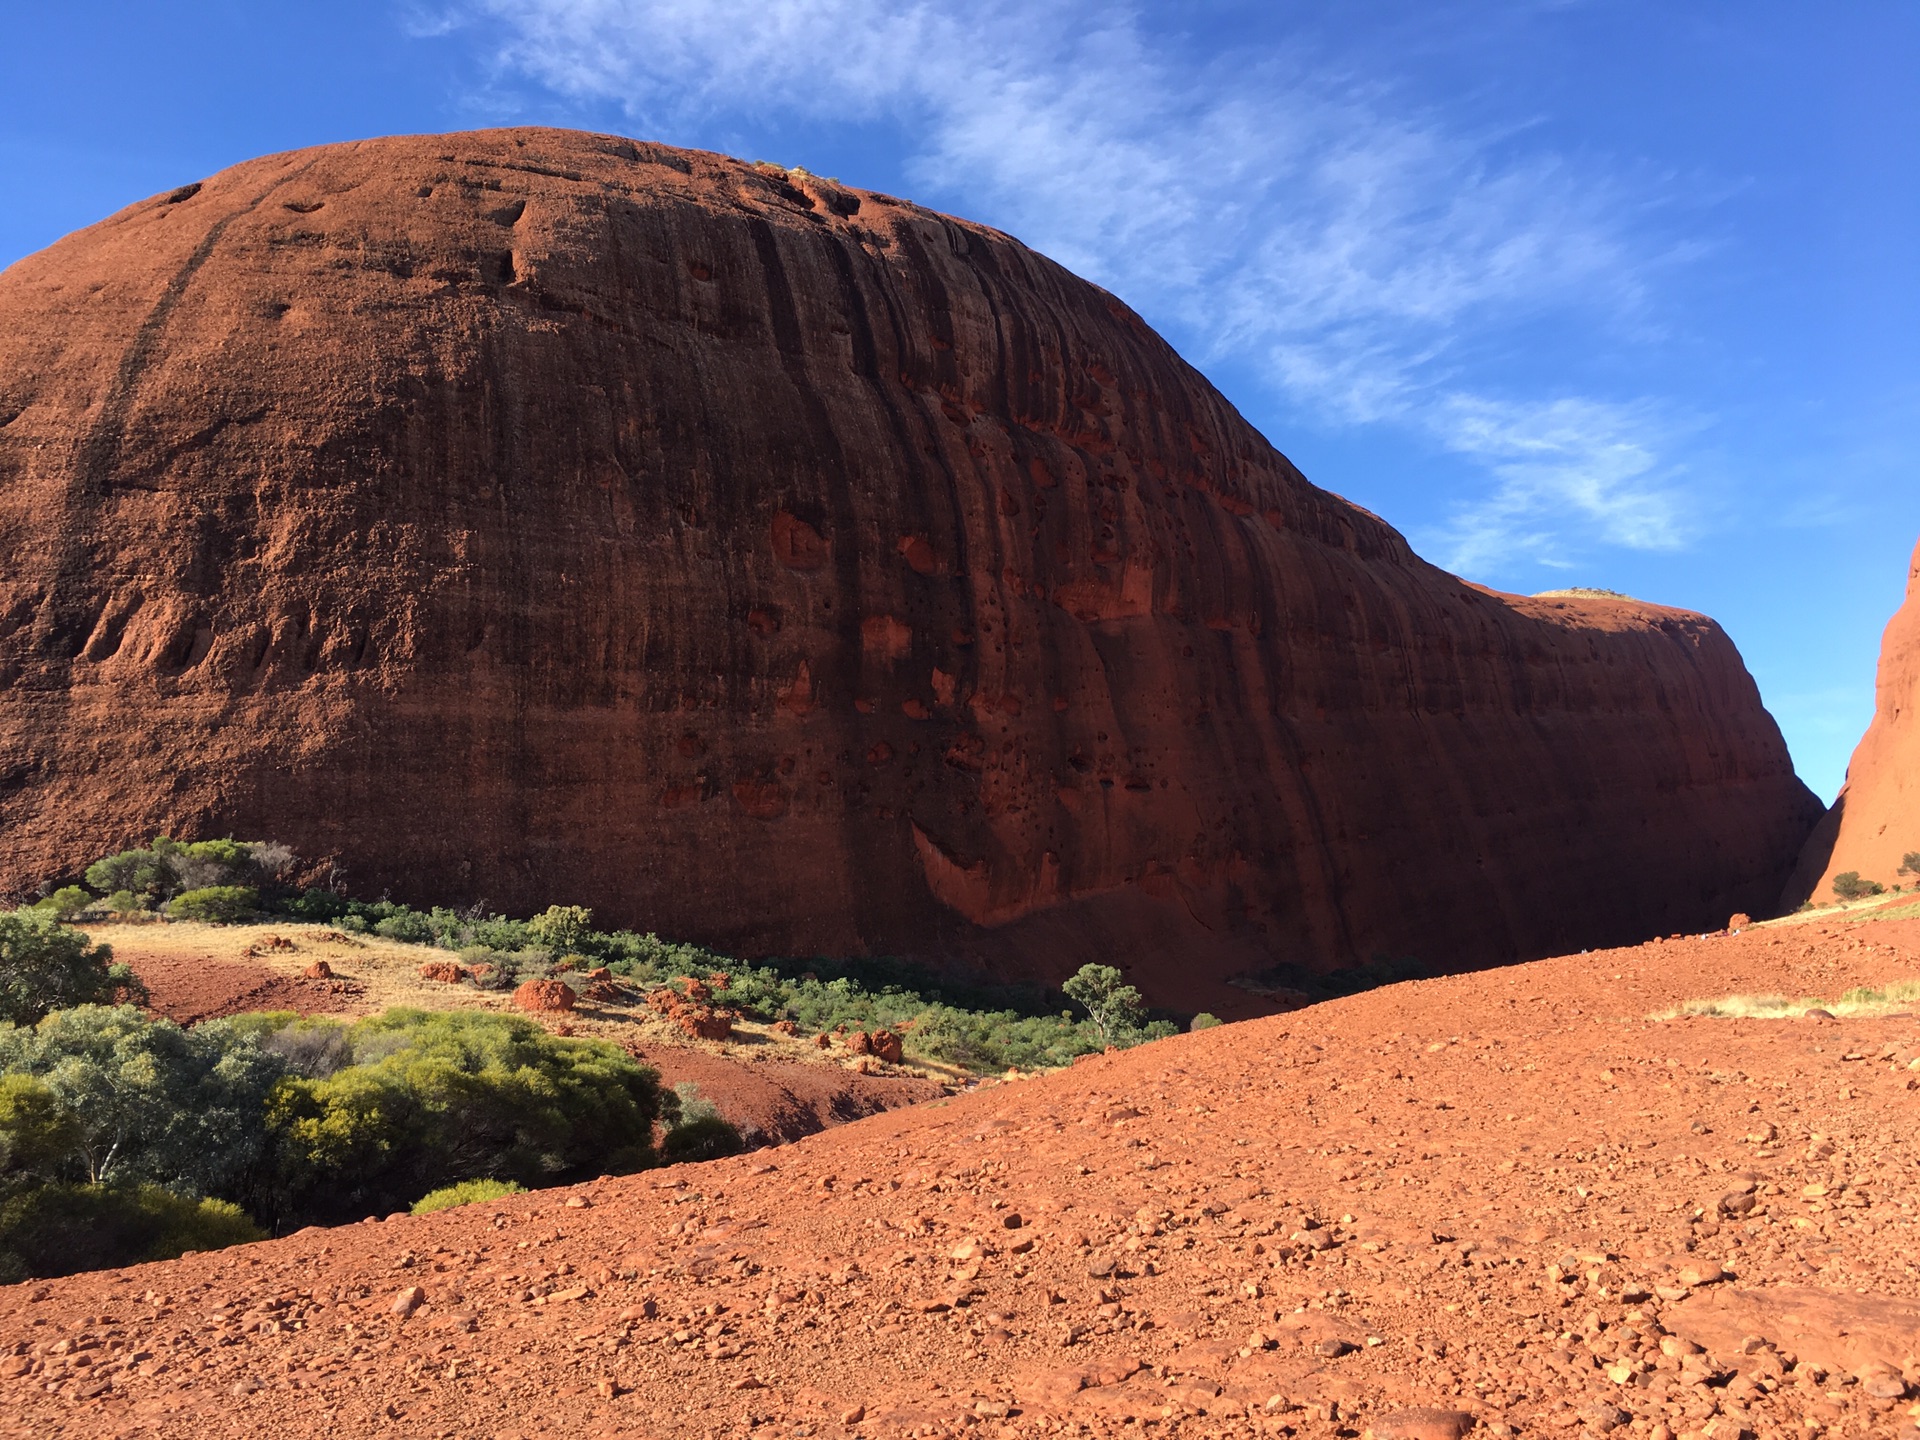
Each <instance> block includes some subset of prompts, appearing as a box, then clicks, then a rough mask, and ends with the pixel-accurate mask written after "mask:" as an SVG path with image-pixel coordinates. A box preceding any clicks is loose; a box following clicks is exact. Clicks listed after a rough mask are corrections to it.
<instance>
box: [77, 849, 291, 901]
mask: <svg viewBox="0 0 1920 1440" xmlns="http://www.w3.org/2000/svg"><path fill="white" fill-rule="evenodd" d="M296 865H297V861H296V860H295V857H294V854H293V851H291V850H289V849H288V848H287V847H286V846H285V845H282V844H280V843H279V842H277V841H272V840H233V839H226V840H195V841H190V842H186V843H182V842H180V841H178V840H173V839H170V838H168V837H167V836H165V835H160V836H157V837H155V839H154V841H153V843H152V844H151V845H148V846H146V847H144V848H140V849H133V850H123V851H121V852H120V853H119V854H117V855H109V856H107V857H106V858H105V859H103V860H96V861H95V862H94V863H93V864H91V865H89V866H88V867H87V874H86V881H87V884H88V886H90V887H91V888H92V889H94V890H96V891H98V892H100V893H101V894H111V895H116V898H117V895H118V892H125V893H126V894H128V895H131V896H133V897H135V898H136V899H138V900H140V901H141V902H142V903H143V904H144V905H146V906H147V907H149V908H151V907H154V906H158V905H160V904H162V903H164V902H166V901H168V900H171V899H173V898H174V897H175V896H176V895H181V894H184V893H187V892H191V891H195V890H208V889H220V888H226V887H229V886H241V887H247V888H251V889H256V890H261V889H271V888H277V887H280V886H282V885H284V884H285V883H286V882H287V880H288V879H289V877H291V876H292V874H293V873H294V870H295V868H296Z"/></svg>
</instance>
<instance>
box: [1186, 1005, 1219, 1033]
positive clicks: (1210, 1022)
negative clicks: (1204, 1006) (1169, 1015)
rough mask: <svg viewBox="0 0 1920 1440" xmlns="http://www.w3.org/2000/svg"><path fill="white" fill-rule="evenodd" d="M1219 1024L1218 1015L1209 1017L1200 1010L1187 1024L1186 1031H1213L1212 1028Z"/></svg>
mask: <svg viewBox="0 0 1920 1440" xmlns="http://www.w3.org/2000/svg"><path fill="white" fill-rule="evenodd" d="M1219 1023H1220V1017H1219V1016H1218V1015H1209V1014H1208V1013H1207V1012H1206V1011H1204V1010H1202V1011H1201V1012H1200V1013H1199V1014H1198V1015H1196V1016H1194V1017H1193V1020H1192V1021H1191V1023H1189V1024H1188V1026H1187V1029H1189V1030H1211V1029H1213V1027H1214V1026H1216V1025H1218V1024H1219Z"/></svg>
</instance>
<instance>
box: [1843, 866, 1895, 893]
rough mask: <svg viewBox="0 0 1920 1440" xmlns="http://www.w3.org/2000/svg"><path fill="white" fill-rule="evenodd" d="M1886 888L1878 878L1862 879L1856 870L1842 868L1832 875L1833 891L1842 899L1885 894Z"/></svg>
mask: <svg viewBox="0 0 1920 1440" xmlns="http://www.w3.org/2000/svg"><path fill="white" fill-rule="evenodd" d="M1886 888H1887V887H1886V886H1884V885H1882V884H1881V883H1880V882H1879V881H1878V880H1862V879H1861V878H1860V872H1859V871H1858V870H1842V871H1841V872H1840V873H1839V874H1838V875H1836V876H1834V877H1833V893H1834V894H1835V895H1836V896H1838V897H1839V898H1840V899H1842V900H1864V899H1866V898H1867V897H1868V896H1869V895H1881V894H1885V893H1886Z"/></svg>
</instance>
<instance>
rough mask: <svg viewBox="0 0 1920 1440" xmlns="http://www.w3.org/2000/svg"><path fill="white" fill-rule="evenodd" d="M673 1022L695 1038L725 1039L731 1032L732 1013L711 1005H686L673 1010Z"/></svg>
mask: <svg viewBox="0 0 1920 1440" xmlns="http://www.w3.org/2000/svg"><path fill="white" fill-rule="evenodd" d="M673 1020H674V1023H675V1024H676V1025H678V1026H679V1027H680V1028H681V1029H682V1030H683V1031H685V1032H686V1033H687V1034H689V1035H691V1036H693V1038H694V1039H696V1040H725V1039H726V1038H727V1037H728V1036H730V1035H732V1034H733V1014H732V1012H731V1011H728V1010H722V1009H717V1008H715V1007H714V1006H711V1005H687V1006H683V1007H681V1008H680V1009H679V1010H677V1011H675V1012H674V1016H673Z"/></svg>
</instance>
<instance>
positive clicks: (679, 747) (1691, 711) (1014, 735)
mask: <svg viewBox="0 0 1920 1440" xmlns="http://www.w3.org/2000/svg"><path fill="white" fill-rule="evenodd" d="M0 545H3V546H4V553H5V554H6V555H7V557H8V564H7V565H6V567H5V568H4V571H3V572H0V883H3V884H5V885H8V886H13V887H24V886H27V885H30V884H32V883H34V882H36V881H39V880H43V879H46V878H50V877H52V876H55V875H58V874H60V873H62V872H66V871H71V870H73V869H74V868H76V867H78V866H80V865H82V864H84V863H85V862H86V861H87V860H89V859H90V858H92V857H94V856H96V855H98V854H100V853H102V852H104V851H106V850H108V849H110V848H113V847H114V846H117V845H119V844H122V843H125V842H128V841H132V840H135V839H139V838H145V837H148V836H151V835H152V834H154V833H155V832H158V831H162V830H165V831H170V832H172V833H175V834H187V833H192V834H227V833H232V834H236V835H241V836H272V837H277V838H279V839H282V840H285V841H287V842H288V843H290V844H292V845H294V846H295V847H296V848H297V849H298V850H300V851H301V852H302V853H303V854H307V855H336V856H339V857H341V859H342V860H343V862H344V863H345V864H346V865H347V867H348V872H347V879H348V881H349V883H350V884H352V885H353V886H354V887H356V888H357V889H360V890H362V891H373V892H377V891H379V890H380V889H382V888H386V887H390V888H391V890H392V891H393V893H394V894H395V895H396V896H397V897H401V898H413V899H420V900H436V901H445V902H449V903H452V902H461V901H469V900H474V899H482V898H484V899H485V900H487V901H489V902H490V903H492V904H494V905H496V906H502V907H511V908H517V909H521V910H524V909H526V908H529V907H533V906H537V905H545V904H547V903H549V902H567V903H580V904H587V905H591V906H593V907H594V908H595V910H596V911H597V912H598V913H599V915H600V917H601V918H602V919H603V920H605V921H612V922H619V923H627V924H635V925H640V926H644V927H647V928H653V929H657V930H659V931H660V932H661V933H663V934H670V935H674V936H678V937H683V938H689V939H697V940H702V941H707V942H711V943H713V944H716V945H719V946H724V947H728V948H731V949H735V950H738V951H742V952H769V951H772V952H802V953H809V952H827V953H842V954H844V953H858V952H883V953H885V952H892V953H899V954H913V955H926V956H952V955H964V956H970V957H972V958H974V959H977V960H980V961H983V962H985V963H987V964H989V965H990V966H994V967H999V968H1001V969H1003V970H1004V971H1006V972H1007V973H1024V974H1039V975H1043V976H1048V977H1054V978H1057V977H1058V976H1060V975H1063V974H1065V973H1069V972H1071V971H1072V970H1073V969H1074V968H1076V967H1077V966H1078V965H1079V964H1081V963H1083V962H1084V961H1086V960H1089V959H1103V960H1118V961H1120V962H1122V963H1125V964H1127V965H1128V966H1130V967H1131V975H1130V978H1132V979H1133V980H1134V982H1135V983H1136V984H1139V985H1140V986H1141V987H1142V988H1143V989H1145V990H1147V991H1148V993H1149V994H1150V995H1153V996H1157V997H1159V998H1162V999H1170V1000H1175V1001H1178V1000H1180V999H1183V998H1185V999H1189V1000H1193V1001H1194V1002H1195V1003H1203V1004H1206V1005H1207V1007H1208V1008H1216V1009H1218V1007H1222V1006H1225V1007H1227V1008H1229V1009H1231V1005H1232V996H1233V995H1235V994H1240V998H1241V1000H1242V1001H1246V1000H1247V999H1248V998H1249V997H1247V996H1246V995H1244V994H1243V993H1241V992H1234V991H1222V990H1221V989H1220V983H1219V982H1220V981H1221V980H1222V979H1223V978H1224V977H1226V976H1228V975H1234V974H1241V973H1245V972H1248V971H1256V970H1259V969H1261V968H1262V967H1264V966H1269V965H1272V964H1274V963H1276V962H1278V963H1282V964H1298V965H1305V966H1308V967H1312V968H1324V967H1327V966H1332V965H1337V964H1342V963H1347V962H1352V961H1362V962H1364V961H1367V960H1369V959H1370V958H1372V957H1374V956H1376V955H1386V956H1391V957H1395V958H1403V957H1414V958H1418V959H1421V960H1424V961H1427V962H1429V963H1434V964H1440V965H1445V966H1449V967H1451V966H1457V965H1464V964H1476V963H1484V962H1492V961H1499V960H1509V959H1514V958H1517V957H1524V956H1533V955H1540V954H1547V953H1552V952H1554V951H1557V950H1564V949H1568V948H1575V949H1577V948H1579V947H1581V946H1586V945H1599V944H1602V943H1605V942H1607V941H1612V940H1624V939H1630V938H1635V937H1638V936H1641V935H1644V934H1646V933H1648V932H1651V931H1656V930H1658V931H1666V930H1674V929H1700V928H1712V927H1716V926H1718V925H1719V924H1720V923H1721V921H1722V920H1724V918H1725V916H1726V915H1727V914H1728V913H1730V912H1731V911H1734V910H1760V909H1764V908H1765V907H1766V905H1767V904H1768V903H1769V902H1770V901H1771V900H1772V898H1773V897H1774V896H1776V895H1777V894H1778V893H1779V891H1780V887H1781V885H1782V884H1783V882H1784V881H1785V878H1786V875H1787V872H1788V870H1789V868H1790V866H1791V864H1792V862H1793V858H1794V856H1795V855H1796V854H1797V853H1798V850H1799V847H1800V844H1801V842H1802V840H1803V839H1804V838H1805V835H1806V833H1807V831H1808V829H1809V828H1810V827H1811V825H1812V824H1813V822H1814V820H1815V819H1816V818H1817V814H1818V807H1817V805H1816V804H1815V802H1814V801H1813V799H1812V797H1811V796H1810V794H1809V793H1808V792H1807V791H1806V789H1805V788H1804V787H1803V786H1802V785H1801V784H1800V783H1799V781H1798V780H1797V779H1796V778H1795V777H1794V775H1793V771H1792V767H1791V764H1790V762H1789V760H1788V757H1787V753H1786V750H1785V748H1784V746H1783V744H1782V742H1781V739H1780V736H1779V733H1778V731H1777V729H1776V727H1775V726H1774V724H1773V722H1772V720H1771V719H1770V717H1768V715H1767V714H1766V712H1765V711H1764V710H1763V709H1762V708H1761V705H1760V701H1759V697H1758V694H1757V693H1756V691H1755V688H1754V685H1753V683H1752V681H1751V680H1750V679H1749V677H1748V676H1747V674H1746V672H1745V669H1744V667H1743V666H1742V664H1741V661H1740V658H1739V656H1738V655H1737V653H1736V652H1735V650H1734V648H1733V646H1732V644H1731V643H1730V642H1729V641H1728V639H1727V637H1726V636H1725V635H1724V634H1723V633H1722V632H1721V631H1720V630H1719V628H1718V627H1716V626H1715V625H1714V624H1713V623H1712V622H1711V621H1709V620H1707V619H1704V618H1702V617H1701V616H1698V615H1693V614H1688V613H1685V612H1681V611H1675V610H1667V609H1661V608H1658V607H1655V606H1650V605H1643V604H1638V603H1634V602H1628V601H1622V600H1608V599H1564V598H1562V599H1523V598H1520V597H1516V596H1509V595H1501V594H1495V593H1492V592H1489V591H1487V590H1484V589H1481V588H1479V587H1476V586H1473V585H1470V584H1467V583H1464V582H1462V581H1460V580H1458V579H1455V578H1454V577H1452V576H1449V575H1447V574H1444V573H1443V572H1441V571H1439V570H1437V569H1435V568H1433V567H1432V566H1430V565H1427V564H1425V563H1424V562H1422V561H1421V560H1419V559H1418V558H1417V557H1416V556H1414V555H1413V554H1412V553H1411V552H1410V551H1409V549H1408V548H1407V546H1406V544H1405V542H1404V541H1403V540H1402V539H1401V537H1400V536H1399V535H1398V534H1396V533H1395V532H1394V531H1393V530H1392V529H1390V528H1389V527H1388V526H1387V525H1385V524H1383V523H1382V522H1381V521H1379V520H1378V519H1376V518H1375V517H1373V516H1372V515H1369V514H1367V513H1366V512H1364V511H1362V510H1359V509H1357V508H1356V507H1354V506H1352V505H1350V504H1347V503H1346V502H1344V501H1342V500H1340V499H1338V498H1337V497H1335V496H1333V495H1330V494H1328V493H1326V492H1324V491H1321V490H1319V489H1316V488H1315V487H1314V486H1312V485H1310V484H1308V483H1307V482H1306V481H1305V480H1304V479H1303V478H1302V477H1301V475H1300V474H1299V472H1298V471H1296V470H1295V469H1294V468H1293V466H1292V465H1290V464H1289V463H1288V462H1287V460H1286V459H1285V457H1283V456H1282V455H1280V454H1279V453H1278V452H1277V451H1275V450H1274V449H1273V448H1272V447H1271V446H1270V445H1269V444H1268V443H1267V442H1266V441H1265V440H1264V439H1263V438H1262V437H1261V436H1260V435H1259V434H1257V433H1256V432H1255V431H1254V430H1253V429H1252V428H1251V427H1250V426H1248V425H1247V424H1246V423H1245V422H1244V421H1243V420H1242V419H1241V418H1240V416H1239V415H1238V414H1237V413H1235V411H1234V410H1233V409H1232V407H1231V406H1229V405H1228V404H1227V403H1226V402H1225V401H1224V400H1223V399H1222V398H1221V397H1220V396H1219V395H1218V394H1217V393H1216V392H1215V391H1214V390H1213V389H1212V388H1211V387H1210V386H1209V385H1207V383H1206V382H1205V380H1204V379H1202V378H1201V377H1200V376H1199V375H1198V374H1197V373H1196V372H1195V371H1194V370H1192V369H1191V368H1190V367H1189V366H1187V365H1186V364H1185V363H1183V362H1182V361H1181V360H1180V358H1179V357H1178V356H1177V355H1175V354H1174V353H1173V351H1172V350H1171V349H1169V348H1168V346H1167V345H1166V344H1165V343H1164V342H1163V341H1161V340H1160V339H1159V338H1158V337H1157V336H1156V335H1154V334H1153V332H1151V331H1150V330H1149V329H1148V328H1147V327H1146V326H1145V325H1144V324H1142V323H1141V321H1140V320H1139V318H1138V317H1137V316H1135V315H1134V314H1133V313H1132V312H1131V311H1130V310H1128V309H1127V307H1126V306H1125V305H1123V304H1121V303H1120V302H1119V301H1118V300H1116V299H1114V298H1113V297H1112V296H1110V295H1108V294H1106V293H1105V292H1104V291H1101V290H1099V289H1097V288H1096V287H1094V286H1092V285H1089V284H1086V283H1085V282H1083V281H1080V280H1078V279H1076V278H1075V277H1074V276H1072V275H1070V274H1068V273H1067V272H1066V271H1064V270H1062V269H1061V268H1060V267H1059V266H1057V265H1055V264H1053V263H1051V262H1050V261H1048V260H1046V259H1045V258H1044V257H1042V256H1039V255H1036V254H1035V253H1033V252H1032V251H1030V250H1027V249H1026V248H1024V247H1023V246H1021V245H1019V244H1018V243H1017V242H1015V241H1013V240H1011V239H1009V238H1008V237H1006V236H1004V235H1001V234H998V233H996V232H994V231H991V230H988V229H985V228H983V227H981V226H977V225H971V224H967V223H965V222H962V221H958V220H954V219H951V218H948V217H945V216H941V215H936V214H933V213H931V212H929V211H926V210H924V209H921V208H919V207H917V206H914V205H911V204H908V203H905V202H902V201H898V200H894V199H891V198H888V197H885V196H880V195H874V194H870V193H864V192H855V191H850V190H846V189H843V188H841V187H839V186H837V185H835V184H831V183H828V182H824V181H821V180H818V179H816V178H814V177H811V176H807V175H804V174H802V173H800V172H791V173H789V172H782V171H779V170H776V169H771V168H756V167H754V166H751V165H745V164H741V163H738V162H735V161H731V160H727V159H723V158H721V157H718V156H714V155H707V154H700V153H692V152H684V151H674V150H667V149H663V148H660V147H656V146H650V145H645V144H637V143H634V142H631V141H627V140H622V139H616V138H612V137H606V136H596V135H583V134H574V133H568V132H560V131H551V130H502V131H490V132H484V133H478V134H468V135H452V136H428V137H407V138H400V139H391V140H379V141H370V142H364V143H357V144H350V145H341V146H333V147H327V148H322V149H315V150H307V151H301V152H297V153H293V154H288V155H278V156H271V157H268V158H266V159H262V160H257V161H253V162H250V163H248V164H244V165H240V166H237V167H235V168H234V169H232V170H229V171H226V172H223V173H222V174H220V175H217V176H215V177H213V178H212V179H210V180H208V181H206V182H205V183H204V184H201V185H195V186H187V187H185V188H183V189H181V190H177V191H174V192H172V193H171V194H167V195H161V196H158V197H155V198H154V199H151V200H148V201H145V202H142V203H140V204H137V205H134V206H131V207H129V208H128V209H126V210H124V211H122V212H121V213H120V214H118V215H116V216H114V217H112V218H111V219H109V220H106V221H103V222H102V223H100V224H98V225H95V226H93V227H91V228H90V229H87V230H84V231H81V232H79V233H77V234H75V235H73V236H70V237H68V238H67V239H65V240H63V241H61V242H60V243H59V244H57V245H55V246H53V247H52V248H50V249H48V250H46V251H44V252H42V253H41V254H38V255H35V256H32V257H30V258H28V259H26V260H23V261H21V262H20V263H18V264H17V265H15V266H13V267H12V268H11V269H10V270H8V271H7V272H5V274H4V275H0Z"/></svg>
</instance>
